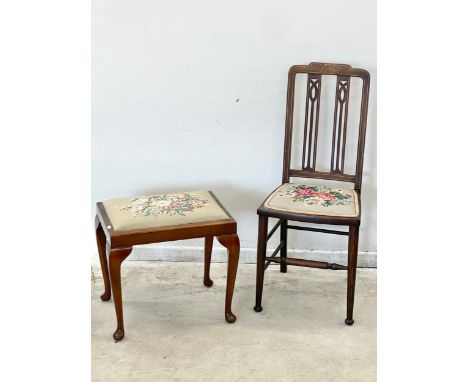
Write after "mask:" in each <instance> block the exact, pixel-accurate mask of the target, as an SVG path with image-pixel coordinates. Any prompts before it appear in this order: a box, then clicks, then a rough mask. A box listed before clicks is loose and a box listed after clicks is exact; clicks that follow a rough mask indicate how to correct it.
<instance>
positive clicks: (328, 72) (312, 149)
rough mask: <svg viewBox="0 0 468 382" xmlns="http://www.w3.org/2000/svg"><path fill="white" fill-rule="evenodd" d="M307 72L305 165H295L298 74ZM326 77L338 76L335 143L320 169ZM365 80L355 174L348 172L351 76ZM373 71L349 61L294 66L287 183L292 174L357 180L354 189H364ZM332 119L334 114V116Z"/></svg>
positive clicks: (287, 138)
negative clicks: (321, 101)
mask: <svg viewBox="0 0 468 382" xmlns="http://www.w3.org/2000/svg"><path fill="white" fill-rule="evenodd" d="M297 74H306V75H307V94H306V101H305V102H306V105H305V118H304V133H303V139H302V164H301V168H300V169H297V168H291V144H292V134H293V114H294V96H295V84H296V75H297ZM324 76H335V77H336V89H335V105H334V116H333V130H332V143H331V158H330V167H329V169H328V168H327V169H326V170H325V171H318V170H317V148H318V144H319V142H318V137H319V134H318V131H319V119H320V95H321V89H322V79H323V77H324ZM353 77H356V78H357V79H361V80H362V92H361V97H360V98H361V100H360V103H361V104H360V112H359V131H358V135H357V137H358V138H357V155H356V165H355V170H354V174H346V173H345V172H344V167H345V153H346V150H345V149H346V136H347V133H348V131H347V130H348V106H349V98H350V97H349V94H350V83H351V78H353ZM369 80H370V76H369V73H368V72H367V71H366V70H364V69H355V68H352V67H351V66H350V65H345V64H328V63H320V62H313V63H310V64H309V65H294V66H292V67H291V69H290V70H289V74H288V91H287V101H286V132H285V140H284V160H283V183H289V182H290V178H291V177H297V178H319V179H328V180H334V181H341V182H350V183H354V189H356V190H358V191H359V190H360V189H361V182H362V167H363V162H364V146H365V136H366V125H367V109H368V102H369ZM330 118H331V116H330Z"/></svg>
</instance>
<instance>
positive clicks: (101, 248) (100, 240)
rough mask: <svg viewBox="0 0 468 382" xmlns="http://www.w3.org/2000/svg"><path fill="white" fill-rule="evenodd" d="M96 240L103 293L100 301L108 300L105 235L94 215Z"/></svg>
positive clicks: (109, 289) (109, 293)
mask: <svg viewBox="0 0 468 382" xmlns="http://www.w3.org/2000/svg"><path fill="white" fill-rule="evenodd" d="M95 227H96V242H97V247H98V253H99V261H100V262H101V272H102V278H103V280H104V293H103V294H102V295H101V300H102V301H109V300H110V298H111V286H110V279H109V267H108V265H107V254H106V235H105V234H104V230H103V229H102V226H101V222H100V221H99V218H98V217H97V216H96V224H95Z"/></svg>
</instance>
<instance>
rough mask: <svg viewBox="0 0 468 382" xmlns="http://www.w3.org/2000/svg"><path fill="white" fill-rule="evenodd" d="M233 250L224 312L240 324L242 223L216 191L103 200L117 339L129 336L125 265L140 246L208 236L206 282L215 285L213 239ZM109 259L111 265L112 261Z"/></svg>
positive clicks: (106, 269)
mask: <svg viewBox="0 0 468 382" xmlns="http://www.w3.org/2000/svg"><path fill="white" fill-rule="evenodd" d="M214 236H217V239H218V241H219V242H220V244H221V245H223V246H224V247H226V248H227V250H228V271H227V273H228V275H227V286H226V301H225V308H224V314H225V318H226V321H227V322H229V323H234V322H235V321H236V316H235V315H234V314H233V313H232V310H231V302H232V295H233V292H234V284H235V282H236V274H237V265H238V261H239V250H240V247H239V238H238V236H237V223H236V221H235V220H234V219H233V217H232V216H231V215H230V214H229V212H228V211H227V210H226V208H224V206H223V205H222V204H221V202H220V201H219V200H218V199H217V198H216V196H215V195H214V194H213V193H212V192H211V191H194V192H181V193H175V194H162V195H148V196H142V197H138V198H122V199H111V200H107V201H104V202H99V203H97V216H96V239H97V246H98V252H99V259H100V262H101V269H102V275H103V279H104V287H105V291H104V294H103V295H102V296H101V300H102V301H108V300H110V298H111V290H112V294H113V295H114V306H115V312H116V315H117V330H116V331H115V333H114V340H115V341H120V340H121V339H122V338H124V335H125V330H124V323H123V309H122V286H121V280H120V267H121V264H122V262H123V261H124V260H125V259H126V258H127V256H128V255H130V253H131V251H132V247H133V246H134V245H139V244H149V243H159V242H164V241H172V240H185V239H193V238H197V237H204V238H205V266H204V279H203V283H204V284H205V286H207V287H210V286H212V285H213V281H212V280H211V279H210V263H211V251H212V247H213V237H214ZM107 258H109V265H108V263H107Z"/></svg>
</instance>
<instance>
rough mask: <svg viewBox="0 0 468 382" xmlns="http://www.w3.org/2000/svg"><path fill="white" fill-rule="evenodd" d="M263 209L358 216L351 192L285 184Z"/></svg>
mask: <svg viewBox="0 0 468 382" xmlns="http://www.w3.org/2000/svg"><path fill="white" fill-rule="evenodd" d="M262 207H263V208H265V209H269V210H276V211H283V212H287V213H295V214H304V215H316V216H333V217H348V218H355V217H357V216H359V196H358V194H357V193H356V192H355V191H354V190H352V189H345V188H333V187H328V186H318V185H311V184H309V185H307V184H297V183H285V184H283V185H281V186H280V187H278V188H277V189H276V190H275V191H273V192H272V193H271V194H270V196H269V197H268V198H267V199H266V200H265V203H264V204H263V206H262ZM262 207H261V208H262Z"/></svg>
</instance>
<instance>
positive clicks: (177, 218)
mask: <svg viewBox="0 0 468 382" xmlns="http://www.w3.org/2000/svg"><path fill="white" fill-rule="evenodd" d="M103 205H104V208H105V210H106V213H107V216H108V217H109V220H110V222H111V227H108V228H109V229H110V228H112V229H113V230H114V231H127V230H134V229H143V228H156V227H158V228H159V227H164V226H172V225H179V224H188V223H199V222H207V221H213V220H224V219H230V216H228V215H227V214H226V212H225V211H224V210H223V208H221V206H220V205H219V204H218V202H217V201H216V199H215V198H214V197H213V195H212V194H211V193H210V192H209V191H190V192H180V193H173V194H160V195H146V196H140V197H136V198H120V199H110V200H106V201H104V202H103Z"/></svg>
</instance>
